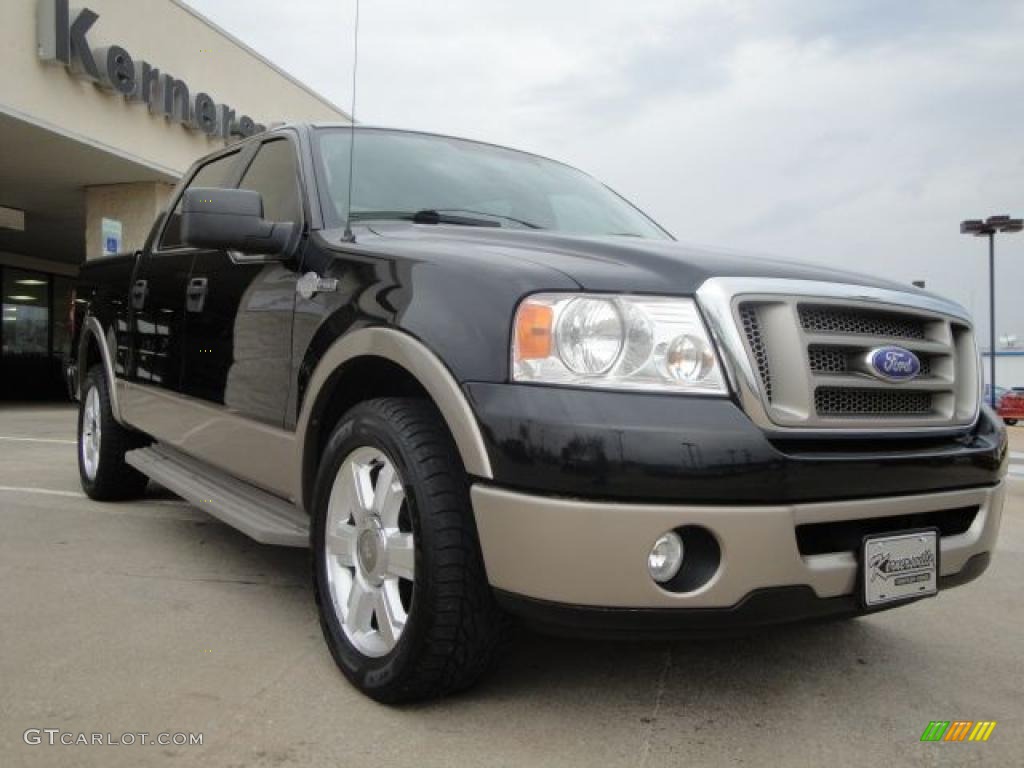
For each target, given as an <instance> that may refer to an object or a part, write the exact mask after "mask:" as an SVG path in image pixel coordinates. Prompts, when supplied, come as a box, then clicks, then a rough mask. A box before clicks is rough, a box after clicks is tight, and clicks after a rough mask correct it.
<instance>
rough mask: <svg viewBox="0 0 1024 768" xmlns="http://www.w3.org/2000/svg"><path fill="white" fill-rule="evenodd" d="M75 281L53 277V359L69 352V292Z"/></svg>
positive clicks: (68, 278) (72, 288)
mask: <svg viewBox="0 0 1024 768" xmlns="http://www.w3.org/2000/svg"><path fill="white" fill-rule="evenodd" d="M74 287H75V281H74V280H72V279H71V278H70V277H57V276H54V277H53V349H52V351H51V354H52V355H53V356H54V357H62V356H64V355H66V354H68V353H69V352H70V351H71V292H72V291H73V290H74Z"/></svg>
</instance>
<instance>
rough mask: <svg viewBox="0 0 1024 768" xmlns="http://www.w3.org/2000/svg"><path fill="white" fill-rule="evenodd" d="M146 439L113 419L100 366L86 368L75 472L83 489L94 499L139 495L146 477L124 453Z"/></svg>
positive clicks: (144, 488)
mask: <svg viewBox="0 0 1024 768" xmlns="http://www.w3.org/2000/svg"><path fill="white" fill-rule="evenodd" d="M147 442H148V440H147V438H146V437H145V436H144V435H142V434H140V433H138V432H133V431H131V430H128V429H125V428H124V427H122V426H121V425H120V424H118V423H117V422H116V421H115V420H114V413H113V411H112V410H111V408H110V389H109V384H108V382H107V377H106V374H105V373H104V370H103V366H100V365H96V366H93V367H92V368H90V369H89V372H88V373H87V374H86V375H85V381H84V382H83V384H82V394H81V404H80V406H79V408H78V474H79V477H80V478H81V480H82V490H84V491H85V493H86V495H87V496H88V497H89V498H90V499H94V500H96V501H121V500H124V499H134V498H138V497H139V496H142V494H143V493H144V492H145V490H146V484H147V483H148V482H149V478H148V477H146V476H145V475H144V474H142V473H141V472H139V471H138V470H136V469H135V468H134V467H130V466H128V464H126V463H125V460H124V455H125V453H127V452H128V451H130V450H133V449H135V448H141V447H142V446H144V445H146V443H147Z"/></svg>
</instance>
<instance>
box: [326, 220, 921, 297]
mask: <svg viewBox="0 0 1024 768" xmlns="http://www.w3.org/2000/svg"><path fill="white" fill-rule="evenodd" d="M366 233H367V234H369V236H370V238H371V239H376V237H380V238H382V239H383V240H385V241H389V244H390V246H391V247H394V248H397V249H399V250H400V251H401V252H403V253H405V254H406V255H409V256H417V255H418V256H421V257H423V258H425V259H429V258H431V257H432V256H433V257H436V256H437V255H438V254H440V253H444V254H446V255H451V256H456V255H457V254H459V253H463V254H465V253H466V252H467V250H468V249H472V250H473V251H477V253H476V254H474V256H475V257H477V258H469V259H467V261H470V262H472V265H473V267H474V268H479V267H480V266H482V264H481V261H482V260H481V259H480V258H478V257H479V255H480V254H481V253H485V254H486V257H487V259H490V260H493V262H502V263H503V266H507V261H508V260H519V261H525V262H529V263H530V264H531V265H537V266H544V267H547V268H549V269H552V270H555V271H558V272H561V273H562V274H564V275H566V276H567V277H569V278H571V279H572V280H573V281H575V282H576V283H577V284H578V285H579V286H580V287H581V288H583V289H584V290H589V291H605V292H614V291H625V292H638V293H663V294H670V295H671V294H677V295H688V294H692V293H694V292H695V291H696V290H697V288H699V287H700V285H701V284H702V283H703V282H704V281H705V280H707V279H709V278H712V277H765V278H788V279H794V280H821V281H827V282H841V283H849V284H852V285H861V286H869V287H875V288H888V289H890V290H900V291H906V292H910V293H919V292H920V291H919V289H917V288H914V287H913V286H910V285H906V284H903V283H895V282H892V281H888V280H882V279H879V278H876V277H871V276H869V275H862V274H858V273H855V272H847V271H844V270H836V269H830V268H824V267H815V266H812V265H809V264H801V263H797V262H788V261H781V260H775V259H766V258H762V257H758V256H747V255H743V254H737V253H729V252H720V251H715V250H711V249H706V248H697V247H693V246H688V245H684V244H682V243H679V242H676V241H672V240H646V239H640V238H631V237H617V236H609V237H579V236H573V235H566V234H557V233H552V232H534V231H529V230H516V229H501V228H497V227H465V226H457V225H445V224H413V223H411V222H391V221H387V222H384V221H380V222H373V223H372V226H371V227H370V228H368V229H367V230H366ZM325 234H326V233H325ZM332 234H333V233H332ZM357 236H358V234H357ZM327 239H328V240H333V239H334V238H333V237H332V236H330V235H327ZM378 244H380V245H383V243H380V242H379V241H378ZM483 261H484V263H486V259H484V260H483Z"/></svg>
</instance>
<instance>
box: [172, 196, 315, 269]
mask: <svg viewBox="0 0 1024 768" xmlns="http://www.w3.org/2000/svg"><path fill="white" fill-rule="evenodd" d="M294 229H295V224H294V223H293V222H290V221H267V220H266V219H264V218H263V198H262V197H261V196H260V193H259V192H253V191H252V190H249V189H217V188H212V187H193V188H192V189H186V190H185V194H184V196H183V197H182V204H181V239H182V242H184V243H185V245H190V246H192V247H194V248H210V249H215V250H222V251H238V252H239V253H247V254H264V255H267V256H282V255H283V254H284V250H285V249H286V248H287V247H288V244H289V243H290V242H291V239H292V232H293V230H294Z"/></svg>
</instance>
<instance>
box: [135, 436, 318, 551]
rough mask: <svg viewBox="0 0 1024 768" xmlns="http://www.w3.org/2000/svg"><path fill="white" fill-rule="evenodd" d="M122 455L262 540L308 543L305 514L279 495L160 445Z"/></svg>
mask: <svg viewBox="0 0 1024 768" xmlns="http://www.w3.org/2000/svg"><path fill="white" fill-rule="evenodd" d="M124 459H125V461H126V462H127V463H128V464H130V465H131V466H133V467H135V468H136V469H137V470H139V472H142V473H143V474H144V475H148V476H149V477H150V478H152V479H153V480H155V481H156V482H158V483H160V485H162V486H164V487H165V488H167V489H168V490H170V491H173V492H174V493H176V494H178V495H179V496H181V497H182V498H183V499H185V500H186V501H190V502H192V503H193V504H195V505H196V506H197V507H199V509H203V510H206V511H207V512H209V513H210V514H211V515H213V516H214V517H216V518H218V519H219V520H221V521H223V522H225V523H227V524H228V525H230V526H231V527H233V528H237V529H238V530H240V531H241V532H242V533H244V534H246V535H247V536H250V537H252V538H253V539H255V540H256V541H259V542H261V543H263V544H279V545H282V546H285V547H308V546H309V518H308V517H307V516H306V515H305V514H303V512H302V511H301V510H299V509H297V508H296V507H295V506H294V505H292V504H289V503H288V502H287V501H284V500H283V499H279V498H277V497H276V496H271V495H270V494H269V493H266V492H264V491H261V490H260V489H258V488H254V487H253V486H251V485H249V484H247V483H245V482H242V481H241V480H238V479H236V478H234V477H232V476H230V475H228V474H226V473H224V472H221V471H219V470H217V469H213V468H211V467H208V466H207V465H205V464H203V463H202V462H199V461H196V460H195V459H192V458H190V457H188V456H185V455H183V454H181V453H180V452H178V451H176V450H174V449H172V448H168V447H167V446H165V445H160V444H156V445H152V446H150V447H148V448H139V449H137V450H134V451H129V452H128V453H126V454H125V457H124Z"/></svg>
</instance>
